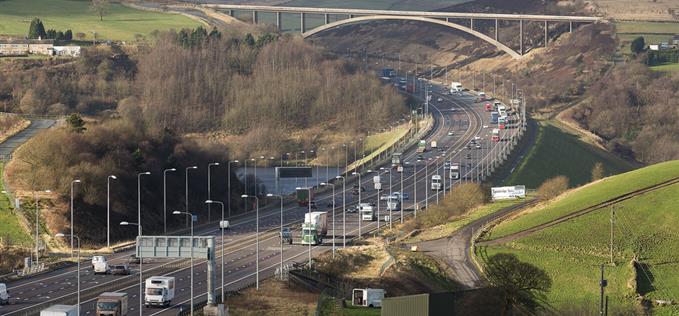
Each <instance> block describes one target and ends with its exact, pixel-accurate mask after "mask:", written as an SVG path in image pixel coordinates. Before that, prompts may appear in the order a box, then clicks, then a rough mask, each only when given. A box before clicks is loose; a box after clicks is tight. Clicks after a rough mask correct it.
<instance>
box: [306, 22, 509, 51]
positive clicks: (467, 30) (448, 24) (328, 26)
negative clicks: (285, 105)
mask: <svg viewBox="0 0 679 316" xmlns="http://www.w3.org/2000/svg"><path fill="white" fill-rule="evenodd" d="M379 20H407V21H420V22H427V23H433V24H438V25H443V26H446V27H450V28H453V29H456V30H459V31H462V32H465V33H467V34H470V35H472V36H475V37H478V38H480V39H482V40H484V41H486V42H488V43H490V44H493V45H494V46H495V47H496V48H498V49H499V50H501V51H504V52H505V53H507V54H509V55H510V56H512V58H514V59H518V58H521V55H520V54H519V53H517V52H516V51H515V50H513V49H511V48H510V47H508V46H507V45H505V44H502V43H500V42H499V41H496V40H495V39H494V38H492V37H490V36H488V35H485V34H483V33H481V32H478V31H475V30H473V29H471V28H468V27H466V26H462V25H459V24H455V23H451V22H448V21H442V20H438V19H433V18H427V17H419V16H404V15H371V16H359V17H352V18H348V19H343V20H339V21H335V22H332V23H328V24H324V25H321V26H319V27H316V28H314V29H311V30H309V31H306V32H304V33H302V37H303V38H308V37H310V36H313V35H315V34H318V33H321V32H323V31H326V30H328V29H331V28H335V27H338V26H343V25H346V24H353V23H359V22H365V21H379Z"/></svg>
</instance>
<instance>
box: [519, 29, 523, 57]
mask: <svg viewBox="0 0 679 316" xmlns="http://www.w3.org/2000/svg"><path fill="white" fill-rule="evenodd" d="M519 55H523V20H519Z"/></svg>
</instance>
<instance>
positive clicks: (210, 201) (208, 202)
mask: <svg viewBox="0 0 679 316" xmlns="http://www.w3.org/2000/svg"><path fill="white" fill-rule="evenodd" d="M205 204H207V205H210V204H219V206H221V207H222V222H224V203H223V202H220V201H213V200H207V201H205ZM219 227H220V228H221V233H222V304H223V303H224V268H225V266H224V257H226V256H225V255H224V254H225V252H224V244H225V243H226V242H224V230H225V229H226V228H227V227H222V226H221V223H220V226H219Z"/></svg>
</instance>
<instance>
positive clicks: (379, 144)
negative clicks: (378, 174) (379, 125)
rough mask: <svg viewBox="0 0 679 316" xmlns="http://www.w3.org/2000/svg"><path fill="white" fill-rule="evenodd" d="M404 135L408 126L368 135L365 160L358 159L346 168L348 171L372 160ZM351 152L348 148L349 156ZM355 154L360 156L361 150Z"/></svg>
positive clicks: (358, 149)
mask: <svg viewBox="0 0 679 316" xmlns="http://www.w3.org/2000/svg"><path fill="white" fill-rule="evenodd" d="M406 133H408V124H402V125H399V126H397V127H395V128H392V129H391V130H389V131H386V132H383V133H377V134H373V135H369V136H368V137H367V138H366V140H365V154H366V155H365V158H363V159H358V160H357V161H355V162H353V163H351V164H350V165H349V167H348V170H351V169H353V168H354V166H356V165H360V164H362V163H363V162H364V161H369V160H370V159H373V158H374V157H375V156H377V155H379V154H380V153H381V152H383V151H384V150H386V149H387V148H389V146H391V145H393V144H394V143H396V142H397V141H398V140H399V139H401V138H402V137H403V136H404V135H406ZM350 147H351V146H350ZM352 151H353V148H350V149H349V155H352V154H353V153H352ZM356 152H357V155H360V154H361V148H357V149H356Z"/></svg>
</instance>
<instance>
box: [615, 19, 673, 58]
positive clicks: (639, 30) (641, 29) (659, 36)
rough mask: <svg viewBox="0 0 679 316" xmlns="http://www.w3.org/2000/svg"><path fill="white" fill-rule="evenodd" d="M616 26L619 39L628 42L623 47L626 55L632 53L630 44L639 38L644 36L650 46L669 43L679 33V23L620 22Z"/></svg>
mask: <svg viewBox="0 0 679 316" xmlns="http://www.w3.org/2000/svg"><path fill="white" fill-rule="evenodd" d="M615 26H616V33H617V35H618V38H620V40H621V41H622V42H627V43H626V44H624V45H623V48H624V52H625V53H630V50H629V42H631V41H632V40H634V39H635V38H637V37H639V36H643V37H644V40H645V41H646V45H648V44H658V43H661V42H667V41H669V40H670V38H671V37H672V35H674V34H677V32H679V23H676V22H674V23H673V22H665V23H663V22H632V21H618V22H615Z"/></svg>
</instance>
